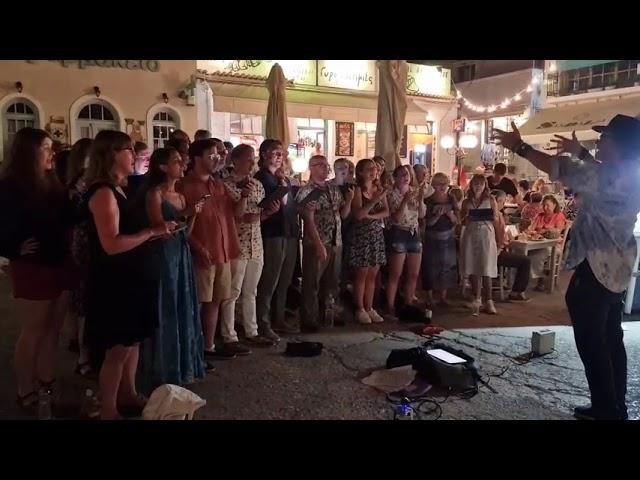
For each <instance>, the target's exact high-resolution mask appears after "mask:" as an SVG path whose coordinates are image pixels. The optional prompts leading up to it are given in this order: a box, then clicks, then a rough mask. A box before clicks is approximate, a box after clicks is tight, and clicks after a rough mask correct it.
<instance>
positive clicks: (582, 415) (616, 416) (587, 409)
mask: <svg viewBox="0 0 640 480" xmlns="http://www.w3.org/2000/svg"><path fill="white" fill-rule="evenodd" d="M573 416H574V417H575V418H577V419H578V420H629V415H628V414H627V413H626V412H625V413H623V414H620V413H619V412H616V413H613V414H612V413H603V412H598V411H597V410H595V409H594V408H593V407H592V406H591V405H585V406H582V407H576V408H574V409H573Z"/></svg>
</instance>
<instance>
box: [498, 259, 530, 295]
mask: <svg viewBox="0 0 640 480" xmlns="http://www.w3.org/2000/svg"><path fill="white" fill-rule="evenodd" d="M498 267H507V268H515V269H516V278H515V280H514V282H513V286H512V287H511V291H512V292H514V293H522V292H524V291H525V290H526V289H527V286H528V285H529V278H530V277H531V259H530V258H529V257H528V256H526V255H522V254H520V253H511V252H502V253H501V254H500V255H498Z"/></svg>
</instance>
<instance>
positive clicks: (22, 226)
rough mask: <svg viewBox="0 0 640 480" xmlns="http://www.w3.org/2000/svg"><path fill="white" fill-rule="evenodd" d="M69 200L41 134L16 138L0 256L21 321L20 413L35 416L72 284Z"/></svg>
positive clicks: (3, 181)
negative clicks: (6, 262) (6, 265)
mask: <svg viewBox="0 0 640 480" xmlns="http://www.w3.org/2000/svg"><path fill="white" fill-rule="evenodd" d="M69 206H70V205H69V202H68V197H67V195H66V193H65V190H64V188H63V187H62V185H61V184H60V182H59V181H58V179H57V177H56V174H55V171H54V165H53V161H52V140H51V137H49V135H48V134H47V133H46V132H45V131H44V130H39V129H34V128H24V129H22V130H20V131H19V132H18V133H17V134H16V136H15V138H14V140H13V144H12V147H11V152H10V155H9V158H8V159H6V162H5V165H4V168H3V170H2V173H1V174H0V225H1V227H0V256H3V257H6V258H8V259H9V260H10V263H9V275H10V278H11V284H12V288H13V296H14V297H15V299H16V302H17V303H18V307H19V308H18V311H19V312H20V315H21V317H22V331H21V332H20V337H19V338H18V341H17V343H16V348H15V369H16V376H17V383H18V398H17V401H18V405H19V406H20V407H21V408H23V409H25V410H27V411H29V412H31V413H33V412H34V411H35V409H36V408H37V405H38V398H39V394H40V395H49V396H50V395H52V385H53V382H54V379H55V369H56V357H57V350H58V337H59V334H60V329H61V327H62V323H63V320H64V316H65V314H66V311H67V298H68V295H67V291H68V290H69V289H70V288H71V287H72V284H73V269H72V268H71V266H70V265H71V264H70V262H69V259H70V257H69V233H70V228H71V226H72V223H73V214H72V210H71V209H70V208H69Z"/></svg>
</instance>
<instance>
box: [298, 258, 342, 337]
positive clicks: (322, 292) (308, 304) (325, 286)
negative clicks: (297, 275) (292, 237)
mask: <svg viewBox="0 0 640 480" xmlns="http://www.w3.org/2000/svg"><path fill="white" fill-rule="evenodd" d="M325 248H326V249H327V260H326V261H324V262H321V261H320V260H319V259H318V256H317V254H316V249H315V248H314V247H313V246H310V245H305V246H304V251H303V253H302V311H301V315H300V319H301V322H302V324H303V325H307V326H318V324H319V323H320V322H319V317H320V314H321V315H324V312H325V308H326V307H327V306H328V305H327V301H330V302H335V299H336V298H337V296H338V287H339V284H340V271H341V264H342V245H338V246H331V245H325ZM319 312H320V313H319ZM331 326H332V325H331Z"/></svg>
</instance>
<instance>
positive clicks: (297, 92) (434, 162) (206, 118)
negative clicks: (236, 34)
mask: <svg viewBox="0 0 640 480" xmlns="http://www.w3.org/2000/svg"><path fill="white" fill-rule="evenodd" d="M274 63H279V64H280V65H281V66H282V68H283V72H284V74H285V77H286V78H287V80H288V81H289V85H288V86H287V90H286V98H287V114H288V117H289V132H290V142H289V145H288V149H289V152H290V158H291V159H292V160H294V161H295V160H296V159H301V160H303V161H304V160H305V159H306V160H308V158H309V157H310V156H311V155H312V154H314V153H322V154H325V155H326V156H327V158H328V159H329V161H330V162H333V160H335V159H336V158H340V157H345V158H348V159H350V160H352V161H357V160H359V159H361V158H366V157H369V158H370V157H371V156H373V155H374V151H375V130H376V119H377V104H378V69H377V66H376V62H375V61H374V60H199V61H198V71H199V76H198V80H199V81H198V85H197V89H196V92H197V93H196V97H197V100H196V103H197V104H198V112H199V113H198V118H199V121H200V123H201V124H204V125H205V126H206V128H208V129H209V130H211V131H212V133H213V134H214V136H217V137H220V138H230V139H231V142H232V143H234V144H237V143H240V142H243V143H249V144H253V145H256V146H257V145H259V143H260V142H261V141H262V140H263V139H264V119H265V116H266V111H267V103H268V91H267V89H266V88H265V81H266V78H267V76H268V75H269V71H270V69H271V67H272V66H273V64H274ZM450 85H451V78H450V72H449V70H447V69H443V68H441V67H436V66H426V65H418V64H409V75H408V81H407V95H408V96H407V103H408V107H407V114H406V134H405V135H404V142H403V146H402V149H401V157H402V159H403V161H404V162H406V163H424V164H425V165H427V166H428V167H429V168H430V169H431V170H432V171H436V170H437V171H443V172H446V173H448V174H450V173H451V170H452V168H453V164H454V159H453V157H452V156H451V155H449V154H447V152H446V151H444V150H443V149H441V148H439V147H438V142H437V141H436V140H437V138H438V137H439V136H441V135H445V134H450V133H451V130H452V122H453V120H454V119H455V117H456V113H457V112H456V102H455V99H454V97H453V96H452V95H451V88H450ZM203 122H204V123H203Z"/></svg>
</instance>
